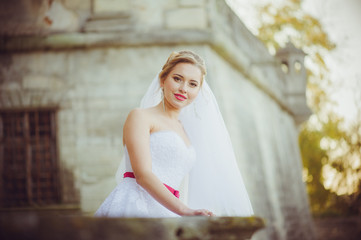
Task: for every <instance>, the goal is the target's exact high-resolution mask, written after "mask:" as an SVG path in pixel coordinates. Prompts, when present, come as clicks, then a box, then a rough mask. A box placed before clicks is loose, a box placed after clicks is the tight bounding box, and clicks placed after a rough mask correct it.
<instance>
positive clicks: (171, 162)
mask: <svg viewBox="0 0 361 240" xmlns="http://www.w3.org/2000/svg"><path fill="white" fill-rule="evenodd" d="M150 152H151V157H152V171H153V173H154V174H155V175H156V176H157V177H158V178H159V179H160V180H161V181H162V182H163V183H166V184H167V185H169V186H171V187H173V188H178V187H179V185H180V184H181V182H182V180H183V178H184V176H185V175H186V174H187V173H189V171H190V170H191V168H192V166H193V164H194V161H195V150H194V148H193V147H192V146H187V145H186V144H185V142H184V140H183V139H182V138H181V137H180V136H179V135H178V134H177V133H176V132H173V131H159V132H154V133H152V134H151V135H150ZM125 168H126V171H127V172H132V171H133V170H132V167H131V164H130V160H129V155H128V152H127V149H126V148H125Z"/></svg>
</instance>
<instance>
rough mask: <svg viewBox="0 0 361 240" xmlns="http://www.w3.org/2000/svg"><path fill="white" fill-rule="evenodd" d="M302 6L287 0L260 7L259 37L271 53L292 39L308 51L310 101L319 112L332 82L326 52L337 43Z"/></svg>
mask: <svg viewBox="0 0 361 240" xmlns="http://www.w3.org/2000/svg"><path fill="white" fill-rule="evenodd" d="M301 5H302V0H286V1H284V3H283V5H281V6H279V5H275V4H271V3H269V4H266V5H264V6H262V7H260V8H259V16H260V17H259V19H260V21H261V26H260V27H259V28H258V37H259V39H261V40H262V41H263V42H264V43H265V44H266V46H267V47H268V49H269V50H270V52H271V53H275V52H276V50H277V49H279V48H280V47H281V45H284V44H285V43H286V42H287V41H288V40H291V41H292V42H293V43H294V44H295V46H296V47H298V48H302V50H303V51H304V52H305V53H306V54H307V58H306V63H305V64H306V67H307V69H308V86H307V87H308V90H309V93H310V99H309V101H310V102H311V107H312V108H313V110H314V111H316V112H319V111H320V110H321V109H324V104H327V102H328V101H329V99H327V93H326V91H325V90H326V89H327V86H328V85H329V78H328V76H329V74H328V72H329V70H328V68H327V65H326V63H325V62H324V60H323V59H324V55H325V54H327V52H329V51H330V50H332V49H334V48H335V47H336V46H335V44H334V43H332V42H331V40H330V39H329V37H328V34H327V33H326V32H325V31H324V30H323V28H322V25H321V23H320V22H319V21H318V20H317V19H316V18H314V17H313V16H311V15H309V14H307V13H306V12H305V11H303V9H302V6H301Z"/></svg>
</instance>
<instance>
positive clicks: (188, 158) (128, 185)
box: [95, 131, 196, 218]
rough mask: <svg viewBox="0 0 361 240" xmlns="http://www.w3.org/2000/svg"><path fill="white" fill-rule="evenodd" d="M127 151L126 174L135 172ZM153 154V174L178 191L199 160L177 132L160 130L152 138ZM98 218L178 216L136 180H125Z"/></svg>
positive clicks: (108, 199)
mask: <svg viewBox="0 0 361 240" xmlns="http://www.w3.org/2000/svg"><path fill="white" fill-rule="evenodd" d="M124 150H125V168H126V169H125V171H126V172H133V170H132V167H131V165H130V160H129V155H128V152H127V148H126V147H125V148H124ZM150 152H151V157H152V171H153V173H154V174H155V175H156V176H157V177H158V178H159V179H160V180H161V181H162V182H163V183H165V184H167V185H168V186H170V187H172V188H174V189H175V190H179V187H180V185H181V183H182V180H183V179H184V177H185V176H186V175H187V174H188V173H189V172H190V170H191V169H192V166H193V164H194V162H195V159H196V152H195V150H194V148H193V146H187V145H186V144H185V142H184V140H183V139H182V138H181V137H180V136H179V135H178V134H177V133H176V132H173V131H159V132H154V133H152V134H151V135H150ZM180 194H181V195H182V192H180ZM95 216H104V217H148V218H149V217H155V218H156V217H178V215H177V214H175V213H173V212H171V211H170V210H168V209H167V208H165V207H164V206H163V205H161V204H160V203H159V202H157V201H156V200H155V199H154V198H153V197H152V196H151V195H150V194H149V193H148V192H147V191H146V190H144V189H143V188H142V187H141V186H140V185H138V184H137V182H136V180H135V179H134V178H124V179H123V180H122V181H121V182H120V183H119V184H118V185H117V186H116V187H115V189H114V190H113V191H112V192H111V193H110V195H109V196H108V197H107V198H106V199H105V201H104V202H103V203H102V205H101V206H100V208H99V209H98V210H97V211H96V213H95Z"/></svg>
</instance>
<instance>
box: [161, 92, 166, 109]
mask: <svg viewBox="0 0 361 240" xmlns="http://www.w3.org/2000/svg"><path fill="white" fill-rule="evenodd" d="M161 95H162V104H163V111H164V112H165V105H164V89H163V88H162V91H161Z"/></svg>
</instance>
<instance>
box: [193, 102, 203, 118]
mask: <svg viewBox="0 0 361 240" xmlns="http://www.w3.org/2000/svg"><path fill="white" fill-rule="evenodd" d="M193 111H194V115H195V116H196V117H197V118H198V119H201V117H200V116H199V115H198V112H197V109H196V103H193Z"/></svg>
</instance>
